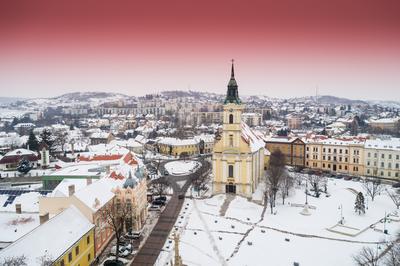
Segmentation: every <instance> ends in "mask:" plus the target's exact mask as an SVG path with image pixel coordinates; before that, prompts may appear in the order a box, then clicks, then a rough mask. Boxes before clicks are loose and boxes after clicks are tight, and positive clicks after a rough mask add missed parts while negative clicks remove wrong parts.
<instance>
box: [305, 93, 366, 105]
mask: <svg viewBox="0 0 400 266" xmlns="http://www.w3.org/2000/svg"><path fill="white" fill-rule="evenodd" d="M312 98H314V100H315V96H313V97H312ZM318 102H320V103H323V104H329V103H333V104H343V105H348V104H350V105H368V102H366V101H361V100H351V99H347V98H340V97H336V96H330V95H322V96H318Z"/></svg>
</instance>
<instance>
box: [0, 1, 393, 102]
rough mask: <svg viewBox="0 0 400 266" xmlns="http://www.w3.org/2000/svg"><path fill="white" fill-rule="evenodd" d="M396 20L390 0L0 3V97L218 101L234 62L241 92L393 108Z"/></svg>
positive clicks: (223, 91) (224, 89)
mask: <svg viewBox="0 0 400 266" xmlns="http://www.w3.org/2000/svg"><path fill="white" fill-rule="evenodd" d="M399 12H400V2H398V1H393V0H383V1H380V2H379V3H378V2H376V1H373V0H364V1H363V0H356V1H353V2H351V3H348V1H345V0H337V1H335V2H329V3H322V2H321V1H316V0H305V1H303V2H302V3H299V2H298V1H295V0H284V1H283V2H279V3H277V2H272V1H261V0H253V1H251V2H250V3H244V2H242V1H229V2H228V1H221V2H218V3H214V2H212V1H202V2H187V1H182V0H173V1H169V2H168V3H167V2H166V3H164V2H162V3H158V4H157V5H154V4H151V3H147V2H132V1H126V0H121V1H118V2H115V3H110V2H108V1H104V0H100V1H93V0H87V1H58V2H57V3H55V2H54V1H48V0H38V1H35V2H31V1H22V2H20V3H13V2H8V1H7V2H3V3H1V4H0V33H1V34H2V36H3V39H2V42H0V57H1V58H2V60H1V62H0V88H1V92H0V95H1V96H14V97H55V96H57V95H61V94H64V93H69V92H76V91H103V92H115V91H118V92H119V93H123V94H127V95H133V96H134V95H138V94H139V95H143V94H146V93H147V92H148V91H152V92H154V93H157V92H160V91H163V90H177V89H178V90H189V89H193V90H201V91H208V92H217V93H221V94H222V93H225V91H226V85H227V82H228V79H229V70H230V59H231V58H234V59H235V68H236V75H237V81H238V84H239V92H240V93H241V94H248V95H257V94H262V95H268V96H270V97H274V98H289V97H305V96H309V95H315V91H316V88H317V87H318V88H319V94H320V95H332V96H336V97H342V98H349V99H363V100H395V101H399V100H400V49H399V47H400V37H399V36H400V18H399V16H398V15H397V14H398V13H399ZM9 92H12V93H13V94H12V95H10V93H9ZM243 92H245V93H243Z"/></svg>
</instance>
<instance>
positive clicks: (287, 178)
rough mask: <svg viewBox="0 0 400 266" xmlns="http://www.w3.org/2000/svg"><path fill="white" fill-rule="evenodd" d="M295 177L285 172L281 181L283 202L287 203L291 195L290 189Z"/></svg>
mask: <svg viewBox="0 0 400 266" xmlns="http://www.w3.org/2000/svg"><path fill="white" fill-rule="evenodd" d="M293 184H294V179H293V177H292V176H291V175H289V174H285V175H284V176H283V178H282V181H281V183H280V192H281V193H280V194H281V197H282V204H283V205H285V199H286V198H287V197H288V196H289V191H290V189H291V188H292V187H293Z"/></svg>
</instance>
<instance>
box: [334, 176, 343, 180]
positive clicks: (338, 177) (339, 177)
mask: <svg viewBox="0 0 400 266" xmlns="http://www.w3.org/2000/svg"><path fill="white" fill-rule="evenodd" d="M335 178H337V179H342V178H343V176H342V175H336V176H335Z"/></svg>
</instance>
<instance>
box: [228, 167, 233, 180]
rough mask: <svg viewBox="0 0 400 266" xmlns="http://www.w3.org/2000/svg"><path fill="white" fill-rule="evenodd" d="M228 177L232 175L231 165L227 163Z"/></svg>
mask: <svg viewBox="0 0 400 266" xmlns="http://www.w3.org/2000/svg"><path fill="white" fill-rule="evenodd" d="M228 177H233V165H228Z"/></svg>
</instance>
